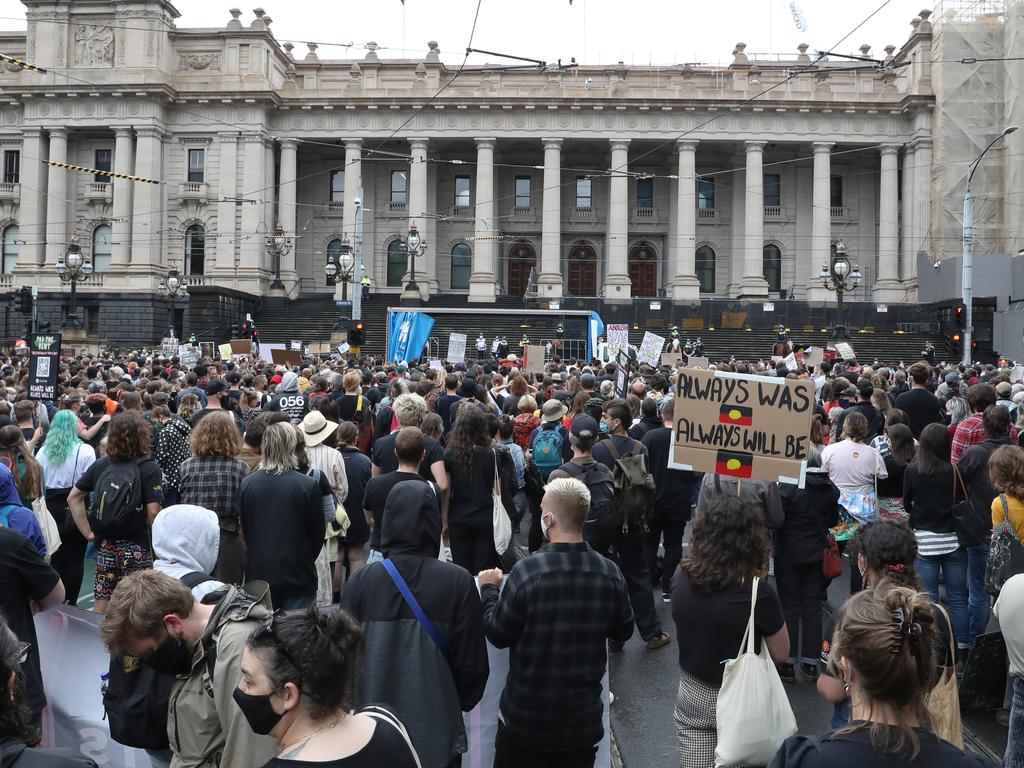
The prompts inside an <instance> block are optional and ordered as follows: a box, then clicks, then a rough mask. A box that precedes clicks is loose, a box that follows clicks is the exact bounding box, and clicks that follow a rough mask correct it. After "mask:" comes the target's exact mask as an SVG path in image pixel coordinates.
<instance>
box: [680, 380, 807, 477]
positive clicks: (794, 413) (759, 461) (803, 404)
mask: <svg viewBox="0 0 1024 768" xmlns="http://www.w3.org/2000/svg"><path fill="white" fill-rule="evenodd" d="M676 392H677V395H676V403H675V426H674V427H673V448H672V453H671V454H670V456H669V465H668V466H669V468H670V469H683V470H691V471H695V472H714V473H717V474H719V475H726V476H729V477H737V478H752V479H755V480H771V481H774V482H780V483H791V484H793V485H799V486H800V487H801V488H802V487H803V485H804V475H805V473H806V471H807V454H808V448H809V446H810V442H811V440H810V433H811V418H812V417H813V415H814V382H812V381H809V380H795V379H779V378H774V377H768V376H750V375H747V374H740V373H731V372H722V371H715V372H710V371H698V370H693V369H690V368H683V369H681V370H680V371H679V381H678V383H677V385H676Z"/></svg>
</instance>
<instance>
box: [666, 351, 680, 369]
mask: <svg viewBox="0 0 1024 768" xmlns="http://www.w3.org/2000/svg"><path fill="white" fill-rule="evenodd" d="M682 362H683V353H682V352H662V353H661V364H662V365H667V366H669V367H671V368H675V367H676V366H677V365H679V364H680V363H682Z"/></svg>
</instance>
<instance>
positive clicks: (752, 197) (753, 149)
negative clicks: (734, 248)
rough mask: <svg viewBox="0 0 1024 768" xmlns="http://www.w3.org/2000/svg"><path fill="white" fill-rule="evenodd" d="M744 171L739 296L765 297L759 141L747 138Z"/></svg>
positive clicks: (762, 150) (761, 145) (762, 143)
mask: <svg viewBox="0 0 1024 768" xmlns="http://www.w3.org/2000/svg"><path fill="white" fill-rule="evenodd" d="M745 145H746V166H747V173H746V179H745V180H744V184H745V195H744V222H745V224H746V228H745V230H744V236H743V256H744V258H743V277H742V278H740V290H739V298H741V299H767V298H768V281H767V280H765V279H764V171H763V156H764V145H765V142H763V141H748V142H746V143H745Z"/></svg>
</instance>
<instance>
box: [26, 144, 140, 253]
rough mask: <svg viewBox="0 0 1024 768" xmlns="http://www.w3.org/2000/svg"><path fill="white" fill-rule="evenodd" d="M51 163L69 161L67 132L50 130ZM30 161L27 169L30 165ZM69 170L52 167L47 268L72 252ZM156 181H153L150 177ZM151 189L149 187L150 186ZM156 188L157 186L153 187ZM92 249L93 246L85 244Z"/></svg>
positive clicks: (47, 187)
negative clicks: (69, 248) (69, 222)
mask: <svg viewBox="0 0 1024 768" xmlns="http://www.w3.org/2000/svg"><path fill="white" fill-rule="evenodd" d="M49 131H50V154H49V159H50V160H51V161H52V162H55V163H66V162H67V161H68V132H67V130H66V129H64V128H50V129H49ZM30 162H34V161H28V162H26V163H24V165H28V164H29V163H30ZM69 173H71V172H70V171H68V170H67V169H66V168H56V167H54V166H52V165H51V166H50V167H49V173H48V176H49V178H48V180H47V183H46V219H45V220H46V262H45V263H46V264H56V263H57V260H58V259H60V258H61V257H62V256H63V255H64V253H65V252H66V251H67V249H68V238H69V235H68V230H69V229H70V227H69V226H68V214H69V211H70V206H69V205H68V200H67V198H68V174H69ZM150 178H152V177H150ZM147 186H148V185H147ZM153 186H156V185H153ZM84 245H85V247H87V248H88V247H89V246H90V244H89V243H84Z"/></svg>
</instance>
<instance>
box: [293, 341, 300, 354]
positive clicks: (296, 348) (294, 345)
mask: <svg viewBox="0 0 1024 768" xmlns="http://www.w3.org/2000/svg"><path fill="white" fill-rule="evenodd" d="M292 349H294V350H295V351H296V352H301V351H302V340H301V339H292Z"/></svg>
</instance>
